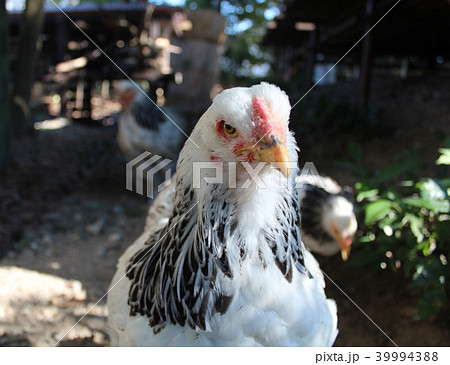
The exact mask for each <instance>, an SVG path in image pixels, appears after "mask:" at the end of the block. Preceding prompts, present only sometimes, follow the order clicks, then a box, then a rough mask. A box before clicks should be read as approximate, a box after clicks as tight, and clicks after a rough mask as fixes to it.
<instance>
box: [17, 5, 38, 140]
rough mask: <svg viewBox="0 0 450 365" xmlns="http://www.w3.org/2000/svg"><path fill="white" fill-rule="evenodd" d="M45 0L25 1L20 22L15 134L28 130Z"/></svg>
mask: <svg viewBox="0 0 450 365" xmlns="http://www.w3.org/2000/svg"><path fill="white" fill-rule="evenodd" d="M44 3H45V0H27V2H26V6H25V10H24V12H23V15H22V22H21V25H20V27H21V31H20V35H21V39H20V46H19V52H18V56H17V67H16V79H15V85H14V101H15V104H14V109H13V115H14V125H13V131H14V132H16V133H20V132H23V131H25V130H27V129H30V126H29V125H28V122H29V120H28V119H29V114H30V113H29V106H28V104H29V102H30V96H31V89H32V87H33V83H34V73H35V68H36V61H37V57H38V41H39V36H40V34H41V30H42V24H43V20H44Z"/></svg>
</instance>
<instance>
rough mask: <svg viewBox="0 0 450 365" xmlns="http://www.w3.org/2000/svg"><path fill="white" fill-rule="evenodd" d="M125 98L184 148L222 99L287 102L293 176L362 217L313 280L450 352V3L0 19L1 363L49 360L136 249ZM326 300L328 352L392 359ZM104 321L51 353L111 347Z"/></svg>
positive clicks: (386, 327) (373, 335) (368, 326)
mask: <svg viewBox="0 0 450 365" xmlns="http://www.w3.org/2000/svg"><path fill="white" fill-rule="evenodd" d="M125 79H128V80H133V81H134V82H135V83H136V85H139V87H140V88H142V90H143V91H145V93H146V94H147V96H148V98H149V99H151V100H152V101H153V102H154V104H156V105H158V106H160V107H162V108H174V109H176V111H177V113H178V115H180V116H181V118H182V119H183V121H184V124H183V125H184V128H183V129H185V131H186V133H188V134H189V132H190V129H191V128H192V127H193V125H195V122H196V121H197V120H198V118H199V116H200V115H201V114H202V113H203V112H204V111H205V110H206V108H207V107H208V106H209V105H210V103H211V100H212V98H213V97H214V96H215V95H216V94H217V93H219V92H220V91H221V90H223V89H225V88H229V87H234V86H250V85H252V84H255V83H258V82H260V81H268V82H271V83H275V84H277V85H279V86H280V87H281V88H282V89H283V90H285V91H286V93H287V94H288V95H289V98H290V101H291V105H293V106H294V107H293V109H292V112H291V129H292V130H293V131H295V134H296V138H297V141H298V144H299V146H300V149H301V151H300V167H302V166H303V165H304V164H305V163H306V162H313V163H314V164H315V166H316V168H317V169H318V171H319V172H321V173H324V174H326V175H329V176H331V177H332V178H334V179H335V180H336V181H338V182H339V184H340V185H342V186H344V185H345V186H349V187H350V188H351V189H352V195H353V197H354V199H355V206H356V207H357V209H356V213H357V216H358V223H359V230H358V233H357V235H356V237H355V238H354V242H353V249H352V252H351V255H350V259H349V260H348V261H347V262H343V261H342V260H341V258H340V257H339V256H333V257H322V256H320V255H316V257H317V258H318V260H319V262H320V264H321V267H322V269H323V270H324V272H325V273H327V275H328V276H329V277H330V278H331V279H332V280H333V281H334V283H335V284H337V286H339V287H340V288H341V289H342V290H343V291H344V292H345V293H346V294H347V295H348V296H349V297H350V298H352V299H353V300H354V301H355V302H356V303H357V304H358V305H359V306H360V307H361V308H362V309H363V310H364V311H365V312H366V313H367V315H368V316H370V318H372V319H373V321H374V322H376V323H377V325H378V326H379V327H380V328H381V329H382V330H383V331H384V332H386V334H388V335H389V336H390V337H391V338H392V339H393V340H394V341H395V342H396V343H397V344H398V345H402V346H430V345H434V346H448V345H450V321H449V318H450V316H449V314H450V312H449V302H450V285H449V266H448V259H449V254H450V220H449V214H450V200H449V193H450V190H449V188H450V175H449V166H448V165H449V164H450V1H449V0H401V1H400V2H398V1H394V0H378V1H375V0H345V1H344V0H342V1H339V2H337V1H331V0H217V1H206V0H198V1H193V0H167V1H145V0H144V1H138V0H135V1H133V0H128V1H126V0H122V1H120V0H117V1H107V0H97V1H95V0H54V1H53V0H47V1H45V0H27V1H25V0H6V1H5V0H1V1H0V346H2V345H3V346H48V345H53V344H55V343H56V341H58V340H59V339H60V338H61V337H62V336H63V335H64V334H65V333H66V332H67V331H68V330H69V329H70V328H71V327H72V326H73V325H74V324H75V323H76V322H77V321H78V320H79V319H80V318H81V317H82V316H83V315H84V314H85V313H86V312H87V311H88V309H89V308H90V307H91V306H92V305H93V304H94V303H95V302H96V301H97V300H98V299H100V298H101V297H102V296H103V294H104V293H105V292H106V290H107V288H108V285H109V282H110V280H111V278H112V276H113V274H114V272H115V265H116V262H117V259H118V257H119V256H120V254H121V253H122V252H123V250H124V249H125V248H126V247H127V246H128V245H129V244H131V243H132V242H133V241H134V239H135V238H136V237H138V236H139V234H140V233H141V232H142V229H143V226H144V220H145V216H146V212H147V209H148V205H149V202H148V199H147V198H146V197H145V196H142V195H139V194H137V193H135V192H133V191H128V190H126V189H125V165H126V163H127V161H129V159H130V156H129V155H127V154H126V153H124V152H125V151H123V149H122V150H121V148H120V146H119V145H118V142H117V135H118V133H119V139H120V132H119V128H118V125H120V124H121V123H122V125H124V123H126V122H125V121H124V119H123V118H124V115H126V111H127V110H129V108H130V104H131V105H132V103H133V102H134V97H135V96H136V95H135V94H132V95H131V97H128V96H127V95H128V94H123V93H122V91H123V90H120V89H119V88H118V87H117V85H118V81H119V80H125ZM135 91H136V90H135ZM137 92H138V93H139V92H140V91H139V90H138V91H137ZM145 101H146V102H147V103H146V107H145V108H148V110H147V109H145V108H144V109H145V110H144V114H146V115H147V114H151V113H152V111H151V110H152V109H153V110H156V107H155V105H154V104H153V103H151V101H150V100H145ZM163 110H165V109H163ZM168 110H169V109H168ZM119 144H120V142H119ZM334 283H332V282H330V281H327V294H328V296H329V297H332V298H334V299H335V300H336V302H337V304H338V318H339V330H340V334H339V336H338V339H337V341H336V345H339V346H385V345H386V346H387V345H391V343H390V341H389V340H388V339H387V338H386V337H385V336H384V335H383V334H382V333H381V332H380V330H379V329H377V328H376V327H375V326H374V325H373V324H372V323H371V322H370V321H369V320H368V319H367V318H366V317H365V316H364V315H363V314H362V313H361V312H360V311H359V310H358V309H357V308H356V307H355V306H354V304H352V303H351V302H350V301H349V300H348V298H347V297H346V296H345V295H344V294H343V293H342V292H341V291H340V290H339V289H338V288H337V287H336V286H335V285H334ZM106 315H107V313H106V310H105V301H104V299H103V300H101V301H100V303H99V304H98V305H97V306H96V307H95V308H94V309H93V310H92V311H91V312H90V313H89V314H88V315H87V316H86V317H85V318H84V319H83V320H82V321H81V322H80V323H79V324H78V325H77V326H76V327H75V328H74V329H73V330H72V331H71V332H70V333H68V334H67V336H65V337H64V339H63V340H62V341H61V342H60V343H59V345H60V346H61V345H62V346H74V345H75V346H77V345H80V346H105V345H108V336H107V334H106V332H105V327H106Z"/></svg>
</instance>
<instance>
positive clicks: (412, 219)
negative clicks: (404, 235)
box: [403, 213, 424, 243]
mask: <svg viewBox="0 0 450 365" xmlns="http://www.w3.org/2000/svg"><path fill="white" fill-rule="evenodd" d="M403 221H404V223H406V222H408V223H409V228H410V229H411V232H412V234H413V235H414V237H416V239H417V242H418V243H419V242H422V240H423V238H424V235H423V231H422V230H423V218H422V217H417V216H415V215H413V214H410V213H406V214H405V217H404V218H403Z"/></svg>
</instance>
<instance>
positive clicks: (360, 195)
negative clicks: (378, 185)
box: [356, 189, 379, 203]
mask: <svg viewBox="0 0 450 365" xmlns="http://www.w3.org/2000/svg"><path fill="white" fill-rule="evenodd" d="M378 192H379V191H378V189H372V190H366V191H361V192H360V193H358V195H357V196H356V201H357V202H358V203H360V202H362V201H363V200H364V199H370V198H374V197H376V196H378Z"/></svg>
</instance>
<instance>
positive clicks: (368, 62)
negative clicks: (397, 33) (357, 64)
mask: <svg viewBox="0 0 450 365" xmlns="http://www.w3.org/2000/svg"><path fill="white" fill-rule="evenodd" d="M374 7H375V1H374V0H367V2H366V18H365V25H364V33H366V32H367V31H368V30H369V29H370V27H371V26H372V25H373V18H374V13H375V9H374ZM372 52H373V37H372V32H369V34H367V35H366V37H365V38H364V41H363V51H362V60H361V76H360V77H361V101H362V105H363V106H364V108H367V107H368V106H369V97H370V84H371V81H372Z"/></svg>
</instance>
